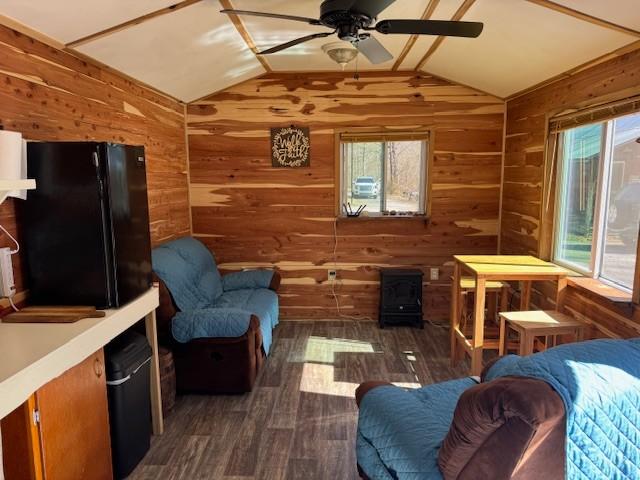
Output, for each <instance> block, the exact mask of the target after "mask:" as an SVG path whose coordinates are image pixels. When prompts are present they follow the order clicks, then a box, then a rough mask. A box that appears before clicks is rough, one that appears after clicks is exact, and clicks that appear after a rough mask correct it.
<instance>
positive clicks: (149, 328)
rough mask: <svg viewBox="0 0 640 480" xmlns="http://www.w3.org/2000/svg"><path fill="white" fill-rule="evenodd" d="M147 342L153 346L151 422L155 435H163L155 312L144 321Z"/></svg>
mask: <svg viewBox="0 0 640 480" xmlns="http://www.w3.org/2000/svg"><path fill="white" fill-rule="evenodd" d="M144 326H145V330H146V333H147V340H148V341H149V345H151V352H152V354H151V420H152V424H153V434H154V435H162V432H163V431H164V421H163V418H162V393H161V392H160V362H159V360H158V329H157V326H156V311H155V310H153V311H152V312H151V313H149V314H148V315H147V316H146V317H145V319H144Z"/></svg>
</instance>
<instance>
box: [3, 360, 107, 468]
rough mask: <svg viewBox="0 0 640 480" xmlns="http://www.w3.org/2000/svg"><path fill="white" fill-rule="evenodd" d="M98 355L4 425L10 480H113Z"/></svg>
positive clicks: (42, 392) (34, 398)
mask: <svg viewBox="0 0 640 480" xmlns="http://www.w3.org/2000/svg"><path fill="white" fill-rule="evenodd" d="M105 376H106V374H105V368H104V354H103V352H102V350H99V351H98V352H96V353H95V354H93V355H91V356H89V357H88V358H87V359H85V360H84V361H83V362H82V363H80V364H79V365H77V366H75V367H73V368H72V369H70V370H68V371H67V372H65V373H64V374H63V375H61V376H60V377H58V378H56V379H54V380H52V381H51V382H49V383H47V384H46V385H44V386H43V387H42V388H40V389H39V390H38V391H37V392H36V393H35V394H34V395H33V396H32V397H31V398H29V400H28V401H27V402H25V403H24V404H23V405H21V406H20V407H18V408H17V409H16V410H14V411H13V412H12V413H10V414H9V415H8V416H7V417H5V418H4V419H2V445H3V462H4V468H5V477H6V480H41V479H44V480H76V479H81V478H83V479H84V478H86V479H92V480H111V479H112V478H113V475H112V470H111V442H110V437H109V413H108V406H107V388H106V378H105Z"/></svg>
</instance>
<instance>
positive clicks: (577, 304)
mask: <svg viewBox="0 0 640 480" xmlns="http://www.w3.org/2000/svg"><path fill="white" fill-rule="evenodd" d="M638 93H640V50H635V51H632V52H629V53H625V54H623V55H616V56H612V58H610V59H609V60H606V61H604V62H602V63H599V64H597V65H594V66H592V67H590V68H587V69H584V70H582V71H580V72H578V73H575V74H573V75H571V76H569V77H568V78H565V79H562V80H559V81H556V82H554V83H552V84H549V85H547V86H545V87H543V88H540V89H538V90H534V91H533V92H530V93H528V94H526V95H524V96H521V97H518V98H515V99H513V100H509V101H508V102H507V122H506V139H505V168H504V189H503V199H502V222H501V247H500V248H501V253H504V254H533V255H538V254H539V253H541V254H542V255H543V256H544V253H543V251H544V247H543V245H542V244H543V243H544V240H545V239H544V238H541V219H542V218H545V217H548V216H549V215H553V213H552V212H549V213H545V214H544V215H543V214H542V201H543V186H544V176H545V175H544V169H545V154H544V148H545V146H544V144H545V128H546V124H547V117H548V116H551V115H554V114H557V113H559V112H562V111H565V110H570V109H578V108H584V107H586V106H589V105H594V104H598V103H603V102H608V101H613V100H616V99H622V98H625V97H627V96H630V95H633V94H638ZM550 233H551V232H546V235H550ZM544 235H545V234H544V233H543V234H542V236H544ZM552 291H553V286H552V285H547V286H543V287H542V288H540V289H539V290H538V292H537V296H536V299H535V300H536V303H537V304H538V305H542V306H548V298H550V296H551V295H552ZM567 307H568V309H569V311H570V312H571V313H573V314H574V315H575V316H577V317H579V318H581V319H582V320H584V321H586V322H588V323H590V324H591V325H592V326H593V329H592V334H593V335H594V336H622V337H631V336H638V335H639V334H640V309H639V308H638V307H637V306H636V307H633V306H630V305H620V304H614V303H612V302H609V301H606V300H604V299H601V298H599V297H597V296H593V295H589V294H586V293H584V292H580V291H578V290H577V289H575V288H570V289H569V294H568V297H567Z"/></svg>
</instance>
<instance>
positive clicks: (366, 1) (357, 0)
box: [322, 0, 396, 18]
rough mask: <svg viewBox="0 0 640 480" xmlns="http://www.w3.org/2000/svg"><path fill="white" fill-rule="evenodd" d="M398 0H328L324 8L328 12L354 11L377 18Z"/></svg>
mask: <svg viewBox="0 0 640 480" xmlns="http://www.w3.org/2000/svg"><path fill="white" fill-rule="evenodd" d="M395 1H396V0H326V1H325V2H323V6H322V8H323V9H324V10H326V11H339V10H343V11H353V12H358V13H364V14H365V15H367V16H368V17H371V18H376V17H377V16H378V14H379V13H380V12H382V11H383V10H384V9H386V8H387V7H388V6H389V5H391V4H392V3H394V2H395Z"/></svg>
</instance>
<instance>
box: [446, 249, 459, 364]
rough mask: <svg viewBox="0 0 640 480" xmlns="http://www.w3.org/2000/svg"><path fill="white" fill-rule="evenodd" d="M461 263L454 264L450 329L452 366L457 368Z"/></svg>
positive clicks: (455, 262)
mask: <svg viewBox="0 0 640 480" xmlns="http://www.w3.org/2000/svg"><path fill="white" fill-rule="evenodd" d="M460 270H461V268H460V263H458V262H457V261H454V264H453V280H452V283H451V318H450V322H449V328H450V330H451V332H450V333H451V365H452V366H455V365H456V363H457V359H458V355H457V348H458V339H457V336H456V331H457V330H458V328H459V327H460V297H461V296H462V295H461V290H460V274H461V271H460Z"/></svg>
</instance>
